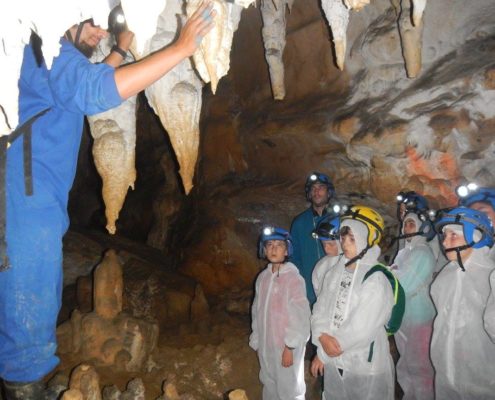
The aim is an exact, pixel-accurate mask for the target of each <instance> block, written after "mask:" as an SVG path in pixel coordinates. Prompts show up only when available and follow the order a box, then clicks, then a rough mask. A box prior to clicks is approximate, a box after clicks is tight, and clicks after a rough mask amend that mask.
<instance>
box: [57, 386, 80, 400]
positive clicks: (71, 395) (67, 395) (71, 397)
mask: <svg viewBox="0 0 495 400" xmlns="http://www.w3.org/2000/svg"><path fill="white" fill-rule="evenodd" d="M62 400H85V399H84V397H83V394H82V393H81V391H80V390H78V389H69V390H67V391H66V392H64V394H63V396H62Z"/></svg>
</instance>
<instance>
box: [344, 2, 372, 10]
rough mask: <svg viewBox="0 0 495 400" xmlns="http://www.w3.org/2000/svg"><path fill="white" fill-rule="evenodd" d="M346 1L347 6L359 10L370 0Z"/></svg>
mask: <svg viewBox="0 0 495 400" xmlns="http://www.w3.org/2000/svg"><path fill="white" fill-rule="evenodd" d="M344 3H345V5H346V6H347V8H349V9H354V10H356V11H359V10H361V9H362V8H363V7H364V6H366V5H367V4H369V3H370V0H344Z"/></svg>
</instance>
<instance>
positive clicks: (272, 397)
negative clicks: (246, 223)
mask: <svg viewBox="0 0 495 400" xmlns="http://www.w3.org/2000/svg"><path fill="white" fill-rule="evenodd" d="M259 250H260V251H259V253H260V256H261V257H262V258H266V259H268V261H269V264H268V266H267V267H266V268H265V269H264V270H263V271H261V273H260V274H259V275H258V278H257V279H256V285H255V296H254V302H253V305H252V309H251V313H252V333H251V336H250V337H249V346H250V347H251V348H252V349H253V350H256V351H257V352H258V358H259V362H260V367H261V369H260V375H259V377H260V381H261V383H262V384H263V400H303V399H304V398H305V392H306V384H305V382H304V353H305V349H306V342H307V341H308V339H309V319H310V308H309V302H308V299H307V297H306V286H305V283H304V279H303V278H302V276H301V275H300V274H299V270H298V269H297V267H296V266H295V265H294V264H292V263H291V262H288V261H287V259H288V257H290V255H291V253H292V243H291V237H290V234H289V232H287V231H286V230H284V229H281V228H271V227H269V228H265V229H264V230H263V233H262V235H261V238H260V242H259Z"/></svg>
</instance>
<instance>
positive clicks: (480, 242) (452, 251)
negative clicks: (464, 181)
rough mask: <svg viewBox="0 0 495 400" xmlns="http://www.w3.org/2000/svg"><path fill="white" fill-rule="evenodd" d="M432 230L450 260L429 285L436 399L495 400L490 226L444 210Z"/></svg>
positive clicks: (469, 213)
mask: <svg viewBox="0 0 495 400" xmlns="http://www.w3.org/2000/svg"><path fill="white" fill-rule="evenodd" d="M435 228H436V230H437V232H439V233H440V234H441V237H442V238H443V240H442V245H443V248H444V252H445V254H446V256H447V258H448V259H449V261H450V262H449V263H448V264H447V265H446V266H445V267H444V268H443V269H442V271H440V273H439V274H438V276H437V277H436V278H435V280H434V281H433V284H432V285H431V297H432V299H433V303H434V305H435V308H436V310H437V316H436V318H435V321H434V325H433V338H432V341H431V360H432V362H433V366H434V368H435V399H436V400H466V399H469V400H475V399H476V400H477V399H480V400H488V399H495V344H494V343H493V342H492V341H491V340H490V336H489V334H488V333H487V332H486V330H485V326H486V322H487V319H486V314H485V315H484V312H486V309H487V303H488V302H489V299H488V298H489V294H490V282H489V276H490V273H492V271H493V270H494V268H495V262H494V261H493V260H492V259H491V258H490V256H489V250H490V249H489V247H491V246H492V245H493V227H492V225H491V222H490V220H489V219H488V217H487V216H486V215H485V214H484V213H482V212H480V211H478V210H473V209H470V208H466V207H457V208H454V209H451V210H444V211H442V212H441V213H440V214H439V216H438V218H437V220H436V222H435ZM483 316H485V321H483ZM483 322H485V326H484V323H483Z"/></svg>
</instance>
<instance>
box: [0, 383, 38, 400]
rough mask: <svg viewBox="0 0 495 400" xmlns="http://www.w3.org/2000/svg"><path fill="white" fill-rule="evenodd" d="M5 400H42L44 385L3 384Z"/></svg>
mask: <svg viewBox="0 0 495 400" xmlns="http://www.w3.org/2000/svg"><path fill="white" fill-rule="evenodd" d="M3 385H4V389H5V392H4V394H5V400H44V399H45V384H44V383H43V381H36V382H7V381H4V382H3Z"/></svg>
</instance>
